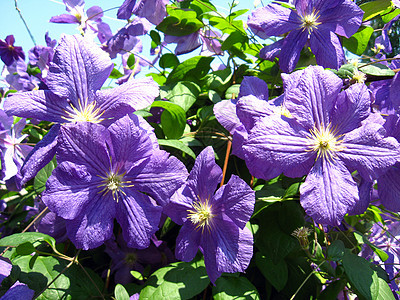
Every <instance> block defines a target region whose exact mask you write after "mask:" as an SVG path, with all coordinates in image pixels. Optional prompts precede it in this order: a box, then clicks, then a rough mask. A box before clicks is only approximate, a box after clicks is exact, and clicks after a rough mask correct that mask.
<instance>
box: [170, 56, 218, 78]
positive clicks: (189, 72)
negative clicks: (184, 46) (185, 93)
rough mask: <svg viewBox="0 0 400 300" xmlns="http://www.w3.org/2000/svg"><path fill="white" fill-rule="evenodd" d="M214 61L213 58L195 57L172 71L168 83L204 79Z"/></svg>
mask: <svg viewBox="0 0 400 300" xmlns="http://www.w3.org/2000/svg"><path fill="white" fill-rule="evenodd" d="M213 59H214V58H213V57H205V56H195V57H191V58H189V59H187V60H185V61H184V62H183V63H181V64H179V65H178V66H176V67H175V68H174V69H173V70H172V72H171V73H170V74H169V75H168V78H167V81H166V83H167V84H170V83H174V82H178V81H185V80H186V81H192V79H193V80H197V81H198V80H200V79H202V78H203V77H204V76H205V75H206V74H207V73H208V71H209V70H210V68H211V67H210V64H211V62H212V61H213Z"/></svg>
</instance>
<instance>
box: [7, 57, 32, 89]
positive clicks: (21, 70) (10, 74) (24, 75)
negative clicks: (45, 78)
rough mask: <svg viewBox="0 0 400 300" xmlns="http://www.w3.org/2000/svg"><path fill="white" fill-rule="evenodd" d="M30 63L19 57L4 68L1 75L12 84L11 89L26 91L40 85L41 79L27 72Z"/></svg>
mask: <svg viewBox="0 0 400 300" xmlns="http://www.w3.org/2000/svg"><path fill="white" fill-rule="evenodd" d="M27 68H28V65H27V64H26V63H25V61H23V60H22V59H18V60H17V61H15V62H14V63H13V64H11V65H10V66H7V67H5V68H4V69H3V72H2V73H1V76H2V77H3V78H5V80H6V82H7V83H8V84H9V85H10V89H13V90H16V91H19V92H25V91H31V90H33V89H35V88H37V87H38V86H39V83H40V80H39V79H38V78H37V77H35V76H31V75H29V74H28V72H27Z"/></svg>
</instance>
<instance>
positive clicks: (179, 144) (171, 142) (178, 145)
mask: <svg viewBox="0 0 400 300" xmlns="http://www.w3.org/2000/svg"><path fill="white" fill-rule="evenodd" d="M158 144H159V145H160V146H168V147H173V148H175V149H179V150H181V151H183V152H185V153H186V154H188V155H190V156H191V157H193V159H196V154H195V153H194V152H193V151H192V149H190V148H189V147H188V146H187V145H185V144H184V143H182V142H181V141H179V140H163V139H158Z"/></svg>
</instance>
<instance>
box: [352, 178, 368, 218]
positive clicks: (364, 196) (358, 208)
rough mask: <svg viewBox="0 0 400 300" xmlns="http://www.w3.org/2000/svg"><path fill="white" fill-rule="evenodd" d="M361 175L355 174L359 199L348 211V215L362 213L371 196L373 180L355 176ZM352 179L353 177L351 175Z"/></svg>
mask: <svg viewBox="0 0 400 300" xmlns="http://www.w3.org/2000/svg"><path fill="white" fill-rule="evenodd" d="M357 177H361V176H356V182H357V186H358V196H359V198H360V199H359V200H358V201H357V202H356V204H355V205H354V206H353V208H352V209H351V210H350V211H349V212H348V214H349V215H360V214H363V213H364V212H365V211H366V210H367V208H368V206H369V204H370V202H371V198H372V193H373V191H374V182H373V181H367V180H364V179H363V178H357ZM353 179H354V177H353Z"/></svg>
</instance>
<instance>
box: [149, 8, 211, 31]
mask: <svg viewBox="0 0 400 300" xmlns="http://www.w3.org/2000/svg"><path fill="white" fill-rule="evenodd" d="M169 14H170V15H169V16H168V17H166V18H164V20H163V21H162V22H161V23H160V24H158V25H157V27H156V29H157V30H159V31H161V32H164V33H165V34H168V35H172V36H185V35H189V34H191V33H194V32H196V31H197V30H199V29H200V28H202V27H203V23H202V22H201V21H200V20H198V19H197V18H196V17H197V14H196V12H195V11H193V10H183V9H178V8H176V9H173V10H169Z"/></svg>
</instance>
